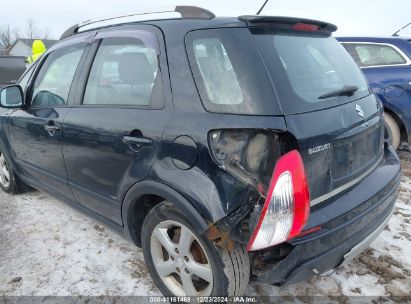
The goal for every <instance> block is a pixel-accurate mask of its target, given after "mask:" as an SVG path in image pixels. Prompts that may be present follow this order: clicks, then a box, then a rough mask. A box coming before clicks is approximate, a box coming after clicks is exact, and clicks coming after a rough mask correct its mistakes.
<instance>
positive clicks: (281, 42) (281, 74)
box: [253, 30, 370, 114]
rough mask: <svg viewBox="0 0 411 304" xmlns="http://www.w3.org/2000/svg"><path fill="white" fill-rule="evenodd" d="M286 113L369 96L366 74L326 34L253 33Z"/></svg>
mask: <svg viewBox="0 0 411 304" xmlns="http://www.w3.org/2000/svg"><path fill="white" fill-rule="evenodd" d="M253 34H254V37H255V40H256V42H257V45H258V46H259V48H260V50H261V53H262V55H263V57H264V60H265V62H266V64H267V66H268V69H269V71H270V74H271V76H272V79H273V81H274V84H275V87H276V90H277V93H278V95H279V97H280V98H279V99H280V103H281V106H282V109H283V112H284V114H295V113H303V112H309V111H315V110H320V109H324V108H328V107H333V106H337V105H339V104H343V103H347V102H351V101H354V100H357V99H359V98H362V97H365V96H367V95H368V94H369V93H370V91H369V89H368V84H367V82H366V80H365V78H364V75H363V74H362V72H361V71H360V69H359V68H358V66H357V65H356V64H355V62H354V61H353V59H352V58H351V57H350V56H349V54H348V53H347V51H346V50H345V49H344V48H343V47H342V46H341V45H340V44H339V43H338V42H337V41H336V40H335V39H334V38H333V37H330V36H328V35H324V34H315V33H299V32H284V33H283V32H272V31H267V30H253Z"/></svg>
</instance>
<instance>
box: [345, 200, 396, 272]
mask: <svg viewBox="0 0 411 304" xmlns="http://www.w3.org/2000/svg"><path fill="white" fill-rule="evenodd" d="M394 210H395V207H394V208H392V210H391V212H390V214H389V215H388V217H387V218H386V219H385V220H384V222H383V223H382V224H381V225H380V226H378V228H377V229H375V231H373V232H372V233H371V234H370V235H369V236H367V237H366V238H365V239H364V240H363V241H361V242H360V243H359V244H358V245H356V246H355V247H353V248H352V249H351V250H350V251H348V252H347V253H346V254H345V255H344V260H343V261H342V263H341V264H340V265H339V266H342V265H345V264H347V263H348V262H350V261H352V260H353V259H354V258H355V257H356V256H358V255H359V254H360V253H361V252H363V251H364V250H365V249H367V248H368V246H369V245H370V244H371V243H372V242H373V241H374V240H375V239H376V238H377V237H378V236H379V235H380V233H381V232H382V231H383V230H384V228H385V227H386V226H387V224H388V222H389V221H390V219H391V216H392V215H393V214H394Z"/></svg>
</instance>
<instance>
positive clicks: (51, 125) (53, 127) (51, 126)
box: [44, 120, 61, 136]
mask: <svg viewBox="0 0 411 304" xmlns="http://www.w3.org/2000/svg"><path fill="white" fill-rule="evenodd" d="M44 129H45V130H46V131H47V132H48V133H49V135H50V136H54V134H55V133H56V132H58V131H60V130H61V128H60V126H59V125H58V124H56V123H55V122H54V120H49V121H48V122H47V124H46V125H45V126H44Z"/></svg>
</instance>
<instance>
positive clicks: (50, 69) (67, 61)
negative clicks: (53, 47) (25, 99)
mask: <svg viewBox="0 0 411 304" xmlns="http://www.w3.org/2000/svg"><path fill="white" fill-rule="evenodd" d="M84 49H85V45H77V46H70V47H68V48H64V49H59V50H57V51H55V52H53V53H51V54H50V55H49V56H48V57H47V59H46V61H45V62H44V64H43V66H42V67H41V69H40V72H39V74H38V76H37V78H36V80H35V82H34V87H33V94H32V96H33V98H32V103H31V104H32V105H33V106H61V105H65V104H67V98H68V94H69V91H70V87H71V84H72V82H73V78H74V74H75V72H76V70H77V67H78V64H79V62H80V59H81V56H82V55H83V52H84Z"/></svg>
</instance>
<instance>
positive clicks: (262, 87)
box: [186, 28, 280, 115]
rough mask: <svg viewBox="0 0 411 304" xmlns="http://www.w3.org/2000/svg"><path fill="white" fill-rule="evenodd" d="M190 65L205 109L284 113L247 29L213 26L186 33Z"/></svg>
mask: <svg viewBox="0 0 411 304" xmlns="http://www.w3.org/2000/svg"><path fill="white" fill-rule="evenodd" d="M186 48H187V53H188V55H189V59H190V66H191V69H192V72H193V76H194V79H195V81H196V85H197V88H198V91H199V93H200V97H201V100H202V102H203V105H204V107H205V109H206V110H207V111H209V112H215V113H230V114H249V115H277V114H280V111H279V107H278V104H277V101H276V99H275V96H274V92H273V88H272V84H271V82H270V79H269V77H268V74H267V70H266V68H265V66H264V64H263V63H262V60H261V58H260V56H259V54H258V51H257V49H256V47H255V45H254V44H253V41H252V38H251V35H250V33H249V32H248V30H247V29H242V28H241V29H240V28H237V29H212V30H199V31H194V32H191V33H189V34H188V35H187V37H186Z"/></svg>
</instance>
